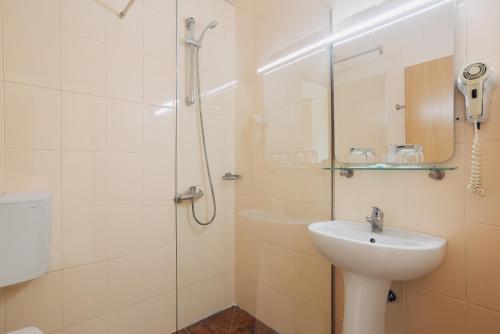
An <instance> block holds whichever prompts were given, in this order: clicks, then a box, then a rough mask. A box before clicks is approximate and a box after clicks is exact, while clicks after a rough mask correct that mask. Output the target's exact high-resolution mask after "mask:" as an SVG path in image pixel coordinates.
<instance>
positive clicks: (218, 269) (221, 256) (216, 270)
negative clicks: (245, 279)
mask: <svg viewBox="0 0 500 334" xmlns="http://www.w3.org/2000/svg"><path fill="white" fill-rule="evenodd" d="M201 243H202V245H201V261H202V266H201V268H200V274H201V275H202V277H204V278H209V277H213V276H218V275H221V274H223V273H224V270H225V260H226V258H225V246H226V244H225V237H224V236H222V237H216V238H204V239H203V240H202V241H201Z"/></svg>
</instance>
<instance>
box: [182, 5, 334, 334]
mask: <svg viewBox="0 0 500 334" xmlns="http://www.w3.org/2000/svg"><path fill="white" fill-rule="evenodd" d="M284 13H286V15H285V14H284ZM330 16H331V8H330V6H329V3H328V2H327V1H322V0H315V1H310V0H294V1H285V0H275V1H271V2H269V1H265V0H240V1H225V0H207V1H195V0H178V1H177V38H176V40H177V96H176V99H175V101H176V104H175V105H176V118H177V121H176V124H177V125H176V129H177V131H176V193H177V194H178V196H177V199H178V200H177V204H176V241H177V244H176V245H177V329H179V330H182V329H185V328H188V331H191V332H192V333H196V332H197V331H199V332H202V331H203V330H205V331H208V332H210V333H219V332H220V333H240V332H241V333H253V332H255V333H268V332H269V333H275V332H277V333H318V334H319V333H331V328H332V317H331V312H332V310H331V285H332V281H331V267H330V265H329V264H328V263H327V262H326V261H324V260H323V259H322V258H321V257H320V255H319V254H318V253H317V252H316V250H315V249H314V246H313V245H312V243H311V240H310V239H309V235H308V231H307V225H308V224H309V223H312V222H314V221H320V220H329V219H330V217H331V215H332V213H331V210H332V195H331V194H332V173H331V171H330V170H329V167H330V166H331V156H332V154H331V134H330V133H331V115H330V114H331V108H330V105H331V101H330V96H331V84H330V83H331V64H330V61H329V60H330V59H331V51H330V50H329V49H323V50H321V52H315V53H314V54H311V55H308V56H307V57H304V59H300V60H299V61H296V62H293V63H289V64H286V65H285V66H282V67H275V68H272V69H270V70H266V64H269V63H272V62H273V61H274V60H275V59H278V58H280V57H283V56H286V55H287V54H289V53H291V52H293V51H294V50H297V49H300V48H301V47H304V46H306V45H307V44H309V43H311V42H313V41H315V40H317V39H320V38H322V37H325V36H327V35H328V34H329V33H330V31H331V18H330ZM198 66H199V67H198ZM262 69H264V70H262ZM226 174H228V175H229V176H232V175H241V178H238V177H225V178H223V176H224V175H226ZM233 305H237V306H238V308H236V309H235V308H231V307H232V306H233ZM224 310H225V312H221V311H224Z"/></svg>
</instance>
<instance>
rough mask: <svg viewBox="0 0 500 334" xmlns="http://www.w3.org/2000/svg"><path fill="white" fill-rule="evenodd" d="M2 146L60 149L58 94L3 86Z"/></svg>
mask: <svg viewBox="0 0 500 334" xmlns="http://www.w3.org/2000/svg"><path fill="white" fill-rule="evenodd" d="M5 126H6V128H5V129H6V132H5V136H6V138H5V145H6V146H7V147H11V148H32V149H59V148H60V147H61V94H60V92H58V91H56V90H52V89H45V88H38V87H33V86H26V85H19V84H13V83H6V84H5Z"/></svg>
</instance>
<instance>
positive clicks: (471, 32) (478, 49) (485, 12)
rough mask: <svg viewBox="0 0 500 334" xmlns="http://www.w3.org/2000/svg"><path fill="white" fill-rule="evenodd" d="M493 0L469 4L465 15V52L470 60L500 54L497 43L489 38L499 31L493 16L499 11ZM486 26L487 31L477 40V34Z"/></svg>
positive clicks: (481, 0)
mask: <svg viewBox="0 0 500 334" xmlns="http://www.w3.org/2000/svg"><path fill="white" fill-rule="evenodd" d="M499 8H500V7H499V3H498V2H496V1H494V0H474V1H472V2H470V3H469V6H468V7H467V9H468V13H467V14H468V15H467V41H468V42H469V43H468V44H467V52H468V56H469V57H470V58H478V57H487V56H491V55H494V54H498V53H500V46H498V44H497V43H490V42H489V41H490V38H492V36H495V34H497V33H498V32H499V31H500V25H499V23H498V21H497V20H496V17H495V16H494V15H493V13H494V12H495V11H497V10H498V9H499ZM485 26H487V27H488V28H489V29H488V31H487V32H485V33H484V34H481V35H480V36H479V38H478V36H477V32H478V31H480V30H481V29H482V28H481V27H485Z"/></svg>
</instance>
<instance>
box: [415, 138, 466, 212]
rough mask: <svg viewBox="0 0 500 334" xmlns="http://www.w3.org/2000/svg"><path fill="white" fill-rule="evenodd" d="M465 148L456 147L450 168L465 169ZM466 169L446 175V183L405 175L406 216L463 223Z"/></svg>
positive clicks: (424, 174) (419, 176)
mask: <svg viewBox="0 0 500 334" xmlns="http://www.w3.org/2000/svg"><path fill="white" fill-rule="evenodd" d="M463 147H464V146H463V144H457V145H455V155H454V157H453V159H452V160H451V161H450V162H449V164H450V165H454V166H463V159H464V156H463V153H464V150H463ZM463 180H464V171H463V168H459V169H458V170H455V171H452V172H448V173H446V178H444V179H443V180H442V181H443V182H434V180H432V179H430V178H429V177H428V176H427V174H426V173H407V174H406V186H405V196H406V214H409V215H412V216H420V217H429V218H437V219H445V220H463V219H464V210H463V209H462V210H457V208H463V207H464V205H465V203H464V182H463Z"/></svg>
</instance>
